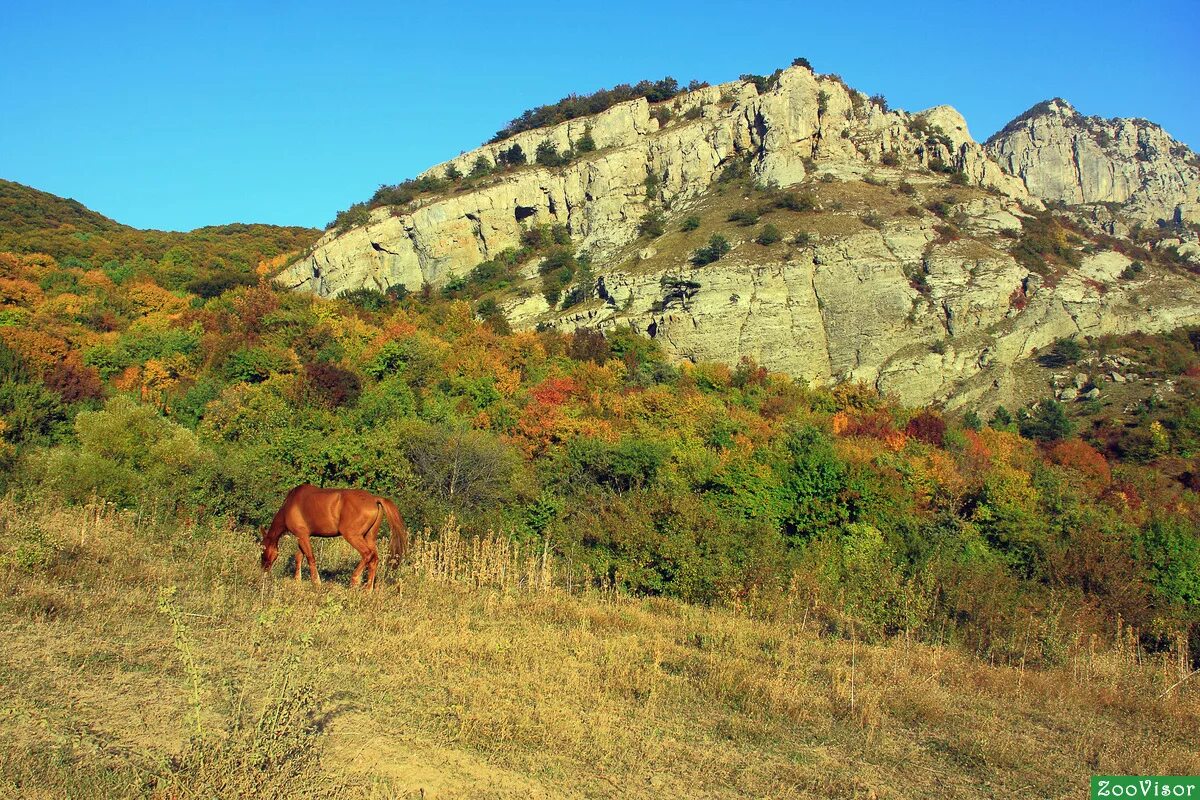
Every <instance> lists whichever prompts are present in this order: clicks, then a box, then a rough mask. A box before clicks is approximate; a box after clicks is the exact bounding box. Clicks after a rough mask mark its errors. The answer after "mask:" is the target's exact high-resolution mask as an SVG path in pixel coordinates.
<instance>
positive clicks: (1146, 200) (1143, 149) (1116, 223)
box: [985, 99, 1200, 232]
mask: <svg viewBox="0 0 1200 800" xmlns="http://www.w3.org/2000/svg"><path fill="white" fill-rule="evenodd" d="M985 148H986V150H987V153H988V155H990V156H991V157H992V158H993V159H995V160H996V161H997V162H998V163H999V164H1000V166H1001V167H1002V168H1003V169H1004V170H1005V171H1006V172H1007V173H1009V174H1011V175H1015V176H1017V177H1019V178H1020V179H1021V180H1022V181H1023V182H1024V183H1025V186H1026V187H1027V188H1028V190H1029V192H1030V193H1031V194H1033V195H1036V196H1037V197H1040V198H1042V199H1043V200H1054V201H1060V202H1063V203H1066V204H1067V205H1071V206H1088V205H1099V204H1115V207H1108V208H1094V209H1091V210H1090V211H1091V213H1092V215H1093V216H1094V217H1095V218H1096V219H1097V220H1098V221H1101V222H1104V223H1107V224H1106V227H1107V228H1108V229H1109V230H1110V231H1112V232H1124V231H1125V230H1127V229H1128V224H1129V223H1135V222H1157V221H1158V220H1165V221H1168V222H1170V221H1190V222H1200V160H1198V159H1197V158H1196V154H1195V153H1193V152H1192V151H1191V150H1190V149H1188V148H1187V147H1186V146H1185V145H1183V144H1181V143H1180V142H1177V141H1175V140H1174V139H1172V138H1171V137H1170V136H1169V135H1168V134H1167V133H1166V131H1164V130H1163V129H1162V128H1160V127H1159V126H1158V125H1155V124H1154V123H1152V122H1147V121H1146V120H1144V119H1109V120H1105V119H1100V118H1099V117H1085V116H1083V115H1082V114H1080V113H1079V112H1078V111H1076V110H1075V109H1074V108H1072V107H1071V105H1070V104H1069V103H1067V102H1066V101H1064V100H1060V99H1055V100H1049V101H1047V102H1045V103H1040V104H1038V105H1036V106H1034V107H1033V108H1031V109H1030V110H1029V111H1027V112H1026V113H1025V114H1023V115H1021V116H1020V117H1018V118H1017V119H1015V120H1013V121H1012V122H1010V123H1009V124H1008V125H1007V126H1005V128H1004V129H1003V130H1001V131H1000V132H999V133H997V134H995V135H994V136H992V137H991V138H990V139H988V141H987V143H986V145H985Z"/></svg>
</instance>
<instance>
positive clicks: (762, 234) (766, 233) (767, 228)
mask: <svg viewBox="0 0 1200 800" xmlns="http://www.w3.org/2000/svg"><path fill="white" fill-rule="evenodd" d="M754 241H756V242H758V243H759V244H761V245H763V246H764V247H768V246H770V245H773V244H775V243H776V242H780V241H783V234H782V233H780V232H779V228H776V227H775V226H774V225H771V224H770V223H768V224H766V225H764V226H763V227H762V230H761V231H759V232H758V236H756V237H755V238H754Z"/></svg>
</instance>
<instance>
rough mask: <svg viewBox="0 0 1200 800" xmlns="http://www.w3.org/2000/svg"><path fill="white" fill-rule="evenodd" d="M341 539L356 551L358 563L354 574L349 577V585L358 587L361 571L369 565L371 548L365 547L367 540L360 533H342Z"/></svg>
mask: <svg viewBox="0 0 1200 800" xmlns="http://www.w3.org/2000/svg"><path fill="white" fill-rule="evenodd" d="M342 537H343V538H344V539H345V540H346V541H347V542H349V543H350V546H351V547H353V548H354V549H355V550H357V551H358V555H359V561H358V566H357V567H355V568H354V572H353V573H351V575H350V585H351V586H358V582H359V580H361V578H362V573H363V570H364V569H366V568H367V565H368V564H370V563H371V548H370V547H368V546H367V540H366V539H365V538H364V537H363V535H362V534H361V533H346V532H343V533H342Z"/></svg>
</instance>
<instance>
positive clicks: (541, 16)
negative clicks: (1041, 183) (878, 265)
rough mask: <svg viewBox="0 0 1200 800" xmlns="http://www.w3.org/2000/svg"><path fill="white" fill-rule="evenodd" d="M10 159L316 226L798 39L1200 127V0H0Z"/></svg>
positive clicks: (67, 181) (760, 60)
mask: <svg viewBox="0 0 1200 800" xmlns="http://www.w3.org/2000/svg"><path fill="white" fill-rule="evenodd" d="M0 20H2V21H0V53H3V57H2V58H3V66H2V67H0V109H2V110H3V122H2V123H0V177H3V178H7V179H10V180H15V181H19V182H21V183H25V184H29V185H31V186H35V187H37V188H39V189H44V190H46V191H50V192H54V193H55V194H60V195H65V196H69V197H74V198H75V199H77V200H79V201H81V202H83V203H85V204H86V205H88V206H90V207H91V208H94V209H95V210H97V211H99V212H101V213H103V214H106V215H108V216H110V217H113V218H114V219H117V220H119V221H121V222H125V223H127V224H130V225H136V226H138V227H154V228H164V229H176V230H186V229H190V228H194V227H198V226H201V225H213V224H220V223H226V222H235V221H240V222H273V223H279V224H300V225H313V226H322V225H324V224H325V223H326V222H328V221H329V220H330V219H332V218H333V215H334V214H335V213H336V212H337V211H338V209H341V208H345V207H346V206H348V205H350V204H351V203H352V202H354V201H357V200H362V199H364V198H366V197H368V196H369V195H370V194H371V193H372V192H373V191H374V190H375V188H376V187H377V186H378V185H379V184H381V183H396V182H398V181H400V180H402V179H404V178H405V177H408V176H411V175H414V174H416V173H417V172H419V171H421V170H422V169H423V168H425V167H426V166H428V165H430V164H432V163H435V162H438V161H441V160H443V159H445V158H447V157H450V156H453V155H456V154H457V153H459V152H460V151H462V150H469V149H471V148H472V147H475V146H477V145H478V144H480V143H481V142H483V141H484V140H486V139H487V138H488V137H489V136H490V135H491V134H493V133H494V132H495V131H496V130H497V129H498V128H500V127H502V126H503V125H504V123H506V122H507V121H508V120H509V119H511V118H512V117H514V116H516V115H517V114H519V113H520V112H521V111H522V110H524V109H525V108H528V107H531V106H534V105H540V104H542V103H546V102H552V101H554V100H557V99H558V98H560V97H562V96H563V95H565V94H569V93H571V92H579V93H585V92H589V91H592V90H595V89H597V88H600V87H603V86H611V85H613V84H616V83H621V82H633V81H636V80H638V79H641V78H660V77H662V76H664V75H673V76H674V77H676V78H678V79H679V80H680V81H681V82H686V81H688V80H690V79H692V78H697V79H701V80H706V81H709V82H711V83H717V82H720V81H725V80H731V79H733V78H736V77H737V76H738V75H739V74H740V73H744V72H758V73H768V72H770V71H771V70H772V69H774V68H775V67H778V66H786V65H787V64H788V63H790V62H791V60H792V59H793V58H794V57H796V56H805V57H807V58H808V59H809V60H810V61H811V62H812V64H813V66H814V68H815V69H816V70H817V71H818V72H836V73H839V74H841V75H842V76H843V77H844V78H845V79H846V80H847V82H848V83H850V85H851V86H854V87H855V88H858V89H861V90H863V91H865V92H867V93H869V94H875V93H877V92H879V93H883V94H884V95H885V96H887V98H888V100H889V101H890V103H891V104H892V106H893V107H899V108H905V109H909V110H917V109H921V108H926V107H928V106H930V105H936V104H939V103H949V104H951V105H954V106H955V107H957V108H958V109H959V110H960V111H961V112H962V113H963V114H964V116H965V117H966V118H967V121H968V123H969V124H970V126H971V130H972V133H973V134H974V135H975V138H977V139H979V140H983V139H985V138H986V137H987V136H988V135H989V134H991V133H992V132H993V131H995V130H996V129H997V128H999V127H1000V126H1001V125H1003V124H1004V122H1006V121H1007V120H1008V119H1011V118H1012V117H1013V116H1016V115H1017V114H1018V113H1020V112H1021V111H1024V110H1025V109H1026V108H1028V107H1029V106H1031V105H1033V104H1034V103H1035V102H1037V101H1039V100H1042V99H1046V98H1048V97H1053V96H1062V97H1065V98H1067V99H1068V100H1070V101H1071V102H1072V103H1073V104H1074V105H1075V107H1076V108H1078V109H1079V110H1080V111H1081V112H1083V113H1085V114H1099V115H1101V116H1106V117H1110V116H1140V117H1146V118H1148V119H1151V120H1154V121H1155V122H1158V123H1160V124H1162V125H1163V126H1164V127H1165V128H1166V129H1167V130H1168V131H1169V132H1170V133H1171V134H1172V135H1174V136H1175V137H1176V138H1179V139H1182V140H1183V141H1184V142H1186V143H1188V144H1189V145H1191V146H1192V147H1193V148H1198V147H1200V88H1198V87H1200V81H1198V80H1197V78H1198V76H1200V47H1197V45H1196V42H1197V38H1198V36H1200V3H1197V2H1196V0H1186V1H1185V2H1147V3H1139V4H1131V3H1125V2H1120V3H1119V2H1089V3H1082V2H1060V3H1056V2H1053V1H1052V0H1051V1H1050V2H1036V3H1035V2H1024V0H1015V1H1010V2H1006V3H996V4H993V3H982V2H978V3H977V2H964V3H947V4H934V5H928V4H925V5H921V4H917V5H912V4H908V5H904V4H896V3H894V2H892V3H870V2H855V3H830V2H820V3H811V4H810V3H806V2H773V1H772V0H757V2H754V3H737V2H722V3H709V2H695V1H693V2H687V3H676V2H669V3H656V4H653V5H652V6H651V7H649V8H647V7H645V4H643V3H639V2H625V1H624V0H617V1H616V2H612V1H609V2H578V3H573V4H568V3H543V2H533V1H532V0H530V1H528V2H524V3H487V4H482V3H479V4H477V3H473V2H469V1H468V0H459V2H455V3H448V2H443V3H429V4H410V3H406V2H403V0H391V1H390V2H386V3H383V2H340V3H336V4H329V5H322V4H316V3H293V4H288V5H287V6H286V7H285V6H284V4H281V3H278V4H277V3H272V4H266V3H255V2H241V3H226V2H207V3H202V4H201V3H197V4H184V3H166V2H146V3H129V2H120V1H119V0H118V2H111V3H110V2H105V3H94V2H86V3H85V2H57V3H56V2H52V0H47V1H46V2H40V3H31V2H24V0H21V1H20V2H17V0H0Z"/></svg>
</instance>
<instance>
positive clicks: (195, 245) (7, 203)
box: [0, 179, 319, 279]
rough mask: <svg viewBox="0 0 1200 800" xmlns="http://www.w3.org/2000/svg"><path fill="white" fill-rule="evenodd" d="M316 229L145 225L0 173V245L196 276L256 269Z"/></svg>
mask: <svg viewBox="0 0 1200 800" xmlns="http://www.w3.org/2000/svg"><path fill="white" fill-rule="evenodd" d="M318 235H319V233H318V231H315V230H313V229H311V228H302V227H298V226H279V225H262V224H242V223H234V224H230V225H215V226H210V227H205V228H197V229H195V230H193V231H188V232H186V233H181V232H176V231H156V230H140V229H138V228H132V227H130V226H128V225H123V224H121V223H119V222H116V221H114V220H111V219H109V218H108V217H105V216H104V215H102V214H98V213H96V212H95V211H92V210H91V209H89V208H87V207H86V206H84V205H83V204H82V203H80V202H78V201H76V200H71V199H67V198H63V197H58V196H56V195H53V194H50V193H48V192H43V191H40V190H38V189H34V188H32V187H29V186H24V185H22V184H19V183H14V182H13V181H6V180H2V179H0V252H3V251H9V252H14V253H44V254H46V255H50V256H53V257H54V258H56V259H60V260H62V259H75V260H76V261H78V262H87V263H89V264H90V265H91V266H93V267H95V268H100V267H102V266H104V265H106V264H108V265H110V267H113V268H115V265H119V264H121V263H123V262H129V261H133V260H140V261H142V262H162V261H166V262H169V263H170V264H171V265H174V266H175V267H177V271H179V272H181V273H183V272H186V273H188V274H189V275H190V276H191V278H193V279H194V278H196V277H197V276H198V275H199V276H212V275H213V274H214V273H221V272H226V271H233V272H239V273H242V274H253V272H254V270H255V269H256V268H257V267H258V265H259V264H260V263H262V262H264V261H267V262H269V261H271V260H272V259H277V258H279V257H280V256H283V255H285V254H288V253H292V252H295V251H297V250H300V249H302V248H304V247H307V246H308V245H310V244H312V243H313V242H314V241H315V240H316V239H317V237H318Z"/></svg>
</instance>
